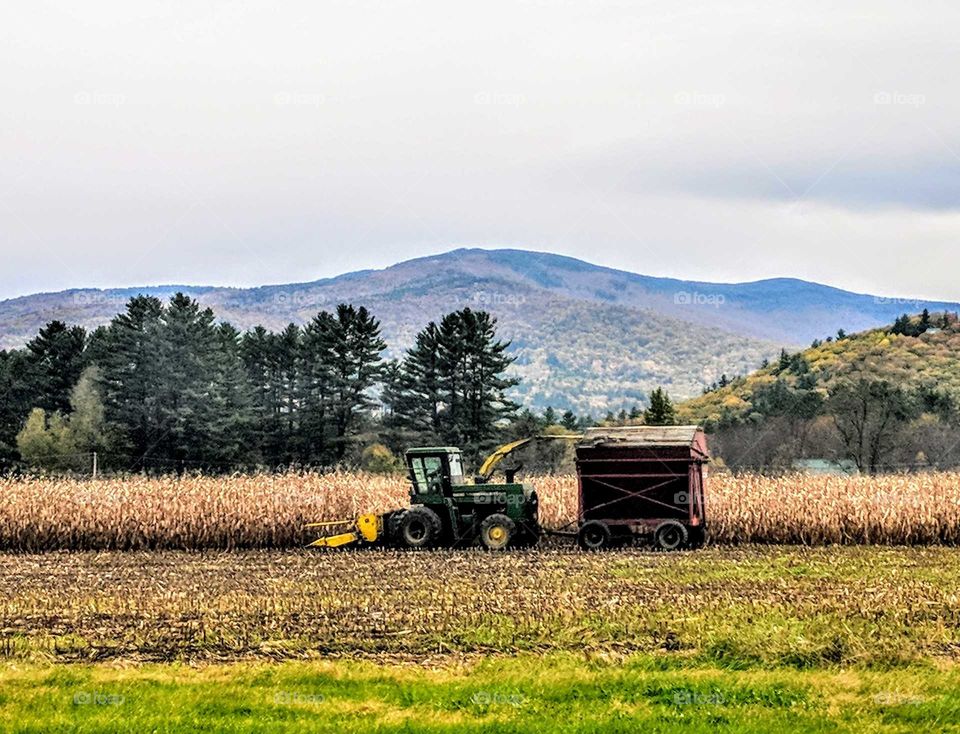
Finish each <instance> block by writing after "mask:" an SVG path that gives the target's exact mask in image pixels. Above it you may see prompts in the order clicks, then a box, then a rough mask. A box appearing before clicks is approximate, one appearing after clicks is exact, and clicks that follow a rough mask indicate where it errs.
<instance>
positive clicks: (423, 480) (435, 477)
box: [410, 456, 443, 494]
mask: <svg viewBox="0 0 960 734" xmlns="http://www.w3.org/2000/svg"><path fill="white" fill-rule="evenodd" d="M410 466H411V468H412V469H413V481H414V483H415V485H416V492H417V493H418V494H423V493H425V492H430V493H434V492H436V493H440V492H443V459H441V458H440V457H439V456H424V457H420V456H418V457H416V458H414V459H413V460H412V461H411V462H410Z"/></svg>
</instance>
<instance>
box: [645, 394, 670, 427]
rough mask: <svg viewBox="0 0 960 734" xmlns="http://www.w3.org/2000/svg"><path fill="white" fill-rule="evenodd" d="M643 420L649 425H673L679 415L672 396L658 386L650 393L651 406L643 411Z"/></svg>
mask: <svg viewBox="0 0 960 734" xmlns="http://www.w3.org/2000/svg"><path fill="white" fill-rule="evenodd" d="M643 420H644V423H646V424H647V425H648V426H672V425H674V424H675V423H676V420H677V416H676V411H675V410H674V407H673V403H672V402H671V401H670V396H669V395H667V393H666V392H665V391H664V390H663V388H660V387H658V388H657V389H655V390H654V391H653V392H652V393H650V407H649V408H647V409H646V410H645V411H644V412H643Z"/></svg>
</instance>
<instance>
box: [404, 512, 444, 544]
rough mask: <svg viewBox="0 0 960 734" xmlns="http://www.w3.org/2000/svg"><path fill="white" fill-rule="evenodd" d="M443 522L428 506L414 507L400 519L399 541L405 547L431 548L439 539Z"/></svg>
mask: <svg viewBox="0 0 960 734" xmlns="http://www.w3.org/2000/svg"><path fill="white" fill-rule="evenodd" d="M442 531H443V523H441V522H440V516H439V515H437V513H436V512H434V511H433V510H431V509H430V508H429V507H414V508H412V509H410V510H407V511H406V512H404V513H403V517H402V518H401V520H400V542H401V543H403V545H404V546H406V547H407V548H413V549H416V550H419V549H421V548H432V547H434V546H435V545H436V544H437V543H438V542H439V540H440V533H441V532H442Z"/></svg>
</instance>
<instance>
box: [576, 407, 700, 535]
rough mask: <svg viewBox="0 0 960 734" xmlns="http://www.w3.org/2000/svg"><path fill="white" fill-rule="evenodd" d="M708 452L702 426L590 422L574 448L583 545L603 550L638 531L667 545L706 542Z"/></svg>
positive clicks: (579, 519) (579, 532) (639, 533)
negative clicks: (596, 424) (597, 424)
mask: <svg viewBox="0 0 960 734" xmlns="http://www.w3.org/2000/svg"><path fill="white" fill-rule="evenodd" d="M709 459H710V457H709V455H708V454H707V441H706V436H705V435H704V433H703V430H702V429H700V428H699V427H698V426H627V427H622V428H590V429H588V430H587V431H586V433H585V434H584V436H583V439H582V440H581V441H580V442H579V443H578V444H577V447H576V464H577V479H578V485H579V505H578V508H579V509H578V518H577V519H578V521H579V531H578V534H577V537H578V540H579V543H580V546H581V547H582V548H585V549H589V550H599V549H601V548H605V547H609V546H611V545H615V544H618V543H625V542H628V541H632V540H633V539H635V538H636V537H638V536H643V537H647V538H652V539H653V542H654V544H655V545H656V546H657V547H658V548H661V549H663V550H677V549H680V548H695V547H699V546H700V545H702V544H703V541H704V538H705V534H706V524H707V518H706V510H705V507H704V482H705V480H706V472H705V465H706V464H707V462H708V461H709Z"/></svg>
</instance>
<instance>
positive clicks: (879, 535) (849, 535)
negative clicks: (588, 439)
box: [0, 472, 960, 551]
mask: <svg viewBox="0 0 960 734" xmlns="http://www.w3.org/2000/svg"><path fill="white" fill-rule="evenodd" d="M529 481H530V482H531V483H533V484H534V485H535V486H536V487H537V491H538V492H539V495H540V517H541V522H542V523H543V524H544V525H545V526H546V527H547V528H550V529H558V528H562V527H565V526H569V524H570V523H572V521H573V520H574V518H575V515H576V480H575V478H574V477H572V476H540V477H531V478H529ZM407 502H408V496H407V484H406V480H405V479H404V478H403V477H384V476H378V475H373V474H364V473H350V472H335V473H330V474H315V473H289V474H280V475H235V476H231V477H206V476H191V477H182V478H176V477H166V478H146V477H126V478H106V479H99V480H82V481H81V480H73V479H44V478H4V479H0V549H2V550H16V551H41V550H55V549H65V550H150V549H204V548H211V549H234V548H289V547H296V546H299V545H302V544H303V543H304V542H306V541H307V540H308V539H309V537H311V536H309V534H308V533H306V532H305V531H304V530H303V526H304V524H305V523H307V522H312V521H324V520H336V519H342V518H349V517H353V516H355V515H357V514H359V513H362V512H376V511H382V510H387V509H391V508H395V507H403V506H405V505H406V504H407ZM707 513H708V521H709V542H711V543H714V544H722V545H730V544H738V543H791V544H804V545H822V544H860V543H864V544H868V543H872V544H936V543H945V544H956V543H958V542H960V473H929V474H910V475H893V476H882V477H833V476H823V477H820V476H808V475H799V474H795V475H786V476H782V477H765V476H759V475H739V476H732V475H720V474H718V475H714V476H711V477H710V479H709V482H708V485H707Z"/></svg>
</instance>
